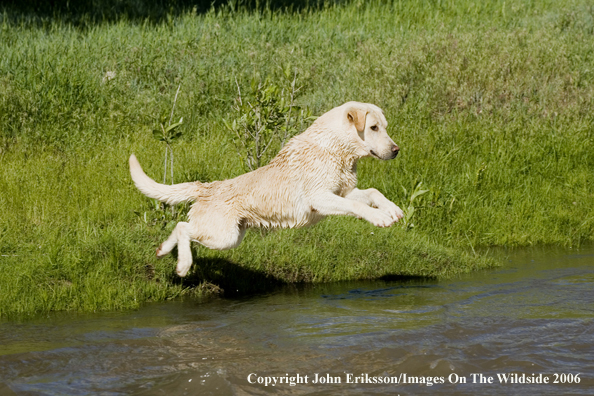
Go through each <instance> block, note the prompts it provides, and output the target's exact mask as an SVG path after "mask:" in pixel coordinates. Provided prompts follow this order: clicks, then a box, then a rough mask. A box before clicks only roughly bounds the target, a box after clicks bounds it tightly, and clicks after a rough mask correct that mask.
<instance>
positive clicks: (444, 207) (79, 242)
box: [0, 0, 594, 315]
mask: <svg viewBox="0 0 594 396" xmlns="http://www.w3.org/2000/svg"><path fill="white" fill-rule="evenodd" d="M359 3H361V2H359ZM365 3H366V5H358V3H357V2H353V3H349V4H346V5H342V6H327V7H321V8H319V9H316V10H313V9H307V8H306V9H303V10H301V11H299V12H285V11H282V10H281V11H274V12H273V11H268V10H263V11H246V10H239V11H232V10H230V9H229V8H226V7H221V8H218V9H212V10H211V11H209V12H206V13H203V14H196V13H192V12H191V11H187V12H183V11H182V12H176V13H173V14H171V15H169V17H164V18H163V19H162V20H160V21H157V22H155V21H152V20H150V19H138V18H136V19H134V18H131V19H130V18H126V17H122V18H116V19H114V20H108V21H104V22H101V21H98V22H97V21H95V22H93V23H86V24H77V23H72V22H71V20H72V18H70V19H69V18H61V17H60V16H54V17H40V18H37V19H30V18H29V19H27V18H22V16H19V15H17V14H15V13H14V11H13V10H12V9H7V10H5V11H4V13H3V15H2V16H0V29H1V34H0V53H2V54H3V55H2V57H0V213H1V215H0V315H11V314H15V313H25V314H26V313H34V312H46V311H50V310H85V311H92V310H106V309H123V308H133V307H137V306H139V304H142V303H143V302H145V301H161V300H165V299H169V298H176V297H179V296H182V295H188V294H201V293H208V292H209V291H212V290H216V289H217V287H221V288H223V289H224V290H225V292H226V293H234V292H239V293H242V292H246V293H251V292H257V291H259V290H263V289H266V288H269V287H272V286H274V285H276V284H278V283H279V282H280V283H282V282H329V281H338V280H346V279H372V278H378V277H382V276H392V275H406V276H431V277H438V278H439V277H451V276H456V275H457V274H460V273H465V272H468V271H471V270H476V269H481V268H488V267H491V266H493V265H494V264H495V261H494V260H492V259H490V258H488V257H485V256H483V255H476V254H475V253H474V251H475V250H476V249H477V248H479V247H487V246H524V245H533V244H556V245H569V246H574V245H579V244H582V243H585V242H588V241H591V240H592V239H594V210H593V209H594V199H593V198H594V187H593V185H594V183H593V176H594V174H593V173H594V155H593V153H594V150H593V144H592V143H593V141H592V139H593V126H592V125H593V118H594V117H593V113H592V110H591V109H592V108H594V103H593V99H594V92H593V89H594V84H593V80H594V69H593V68H592V64H594V40H593V38H594V7H593V6H592V5H591V4H590V3H589V2H588V1H580V0H573V1H517V2H507V3H506V2H497V1H495V2H478V1H470V0H467V1H456V2H449V1H441V2H440V1H427V2H423V3H419V2H406V1H402V2H397V1H395V2H394V3H390V4H387V3H386V2H382V3H384V4H380V2H371V3H369V2H365ZM190 10H191V9H190ZM91 19H92V18H91ZM287 69H288V70H291V71H293V72H295V71H296V72H297V76H298V81H299V83H300V85H302V86H303V88H302V90H301V91H300V97H299V98H298V102H299V103H300V104H301V105H303V106H307V107H309V108H310V109H311V110H312V111H313V113H314V114H318V115H319V114H321V113H323V112H325V111H327V110H329V109H330V108H332V107H334V106H336V105H339V104H342V103H344V102H346V101H348V100H359V101H366V102H372V103H375V104H377V105H379V106H380V107H382V108H383V109H384V111H385V113H386V116H387V118H388V121H389V123H390V126H389V132H390V134H391V135H392V137H393V138H394V140H395V141H396V142H397V143H398V144H399V146H400V147H401V149H402V150H401V155H399V156H398V158H397V159H396V160H394V161H389V162H380V161H377V160H372V159H365V160H363V161H362V162H361V163H360V166H359V168H358V170H359V185H360V187H363V188H365V187H371V186H373V187H376V188H378V189H379V190H381V191H382V192H383V193H384V194H385V195H386V196H387V197H388V198H390V199H391V200H393V201H395V202H396V203H397V204H398V205H400V206H401V207H403V208H406V207H408V206H409V200H410V195H411V191H413V190H414V188H415V187H416V186H418V185H419V183H422V187H421V188H423V189H427V190H429V191H428V192H427V193H425V194H424V195H421V196H420V197H418V198H416V199H415V200H414V201H413V203H412V206H414V207H415V213H414V217H413V218H412V219H411V221H412V223H414V227H413V228H412V229H411V228H409V229H408V230H404V229H403V227H402V226H395V227H392V228H390V229H376V228H374V227H373V226H371V225H370V224H367V223H365V222H362V221H357V220H355V219H347V218H333V219H327V220H325V221H324V222H322V223H321V224H319V225H316V226H314V227H312V228H308V229H304V230H281V231H274V232H266V233H260V232H259V231H255V232H251V233H249V234H248V236H247V237H246V239H245V241H244V242H243V244H242V245H241V246H240V247H239V248H238V249H235V250H232V251H228V252H214V251H208V250H206V249H204V248H197V249H196V251H195V257H196V259H195V265H194V266H193V270H192V272H191V274H190V275H189V277H188V278H187V279H184V280H179V279H178V278H176V276H175V275H174V267H175V257H173V256H168V257H167V258H165V259H163V260H156V259H155V257H154V249H155V248H156V246H158V244H159V243H160V242H161V241H162V240H164V239H165V238H166V237H167V236H168V234H169V232H170V231H171V229H172V227H173V226H174V225H175V221H176V220H177V219H178V218H180V217H181V216H182V215H180V214H179V213H178V214H176V215H175V216H172V215H171V213H170V212H169V210H167V211H163V210H160V209H159V210H156V209H155V206H154V203H153V202H152V201H151V200H149V199H147V198H145V197H144V196H142V194H140V193H139V192H138V191H137V190H136V189H135V188H134V187H133V185H132V183H131V180H130V178H129V174H128V169H127V158H128V156H129V154H130V153H132V152H134V153H136V155H137V156H138V158H139V160H140V162H141V164H142V165H143V166H144V167H145V170H146V171H147V173H148V174H149V175H150V176H152V177H153V178H155V179H157V180H160V179H161V177H162V176H160V175H162V172H163V169H162V166H163V163H162V161H163V154H164V147H163V146H162V145H159V143H158V142H157V141H155V140H154V139H153V138H152V132H151V131H152V129H154V128H155V127H156V126H157V125H158V122H159V117H160V116H161V115H163V114H167V115H168V114H169V113H170V112H171V108H172V104H173V101H174V96H175V93H176V90H177V88H178V86H179V85H180V84H181V91H180V95H179V98H178V100H177V102H176V107H175V116H176V117H181V116H183V117H184V124H183V125H182V126H181V127H180V130H182V131H183V133H184V136H183V137H182V139H181V140H180V141H178V142H176V143H174V145H173V150H174V154H175V174H174V178H175V180H176V181H179V182H181V181H188V180H196V179H198V180H201V181H211V180H218V179H224V178H230V177H234V176H237V175H239V174H241V173H243V172H244V169H243V167H242V160H241V158H239V157H238V156H237V154H236V149H235V146H234V145H233V141H232V138H231V136H230V134H229V132H227V130H226V129H225V127H224V124H223V122H222V119H223V118H226V119H229V118H230V117H231V116H233V114H234V113H233V111H232V106H233V100H234V99H235V98H236V96H237V85H236V79H237V82H238V83H239V85H240V87H242V88H243V89H244V90H248V89H249V86H250V82H251V81H252V80H253V79H256V80H262V81H263V80H265V79H269V80H270V81H273V82H275V83H276V84H278V85H281V86H283V84H284V85H286V84H287V83H288V82H290V79H292V78H293V74H291V75H290V77H287V75H286V74H285V70H287ZM107 72H115V78H113V79H111V80H108V79H107V78H105V77H106V73H107ZM372 233H373V234H372Z"/></svg>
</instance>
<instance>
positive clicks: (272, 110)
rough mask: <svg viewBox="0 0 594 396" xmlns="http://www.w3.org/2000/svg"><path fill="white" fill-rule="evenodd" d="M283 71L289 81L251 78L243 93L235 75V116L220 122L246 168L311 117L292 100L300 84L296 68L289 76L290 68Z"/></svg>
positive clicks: (255, 164) (257, 164) (274, 150)
mask: <svg viewBox="0 0 594 396" xmlns="http://www.w3.org/2000/svg"><path fill="white" fill-rule="evenodd" d="M284 75H285V78H286V80H287V81H290V82H289V83H288V84H287V83H285V84H284V85H283V84H277V83H275V82H273V81H271V80H269V79H267V80H265V81H259V80H258V79H256V78H254V79H252V81H251V85H250V88H251V90H250V91H248V93H247V94H244V95H242V93H241V88H240V86H239V83H237V79H236V84H237V92H238V96H237V99H236V100H235V105H234V106H233V109H234V110H235V113H236V114H235V115H236V118H235V119H233V121H228V120H223V123H224V124H225V127H226V128H227V129H228V130H229V131H230V132H231V133H232V136H233V142H234V143H235V147H236V149H237V154H238V155H239V156H240V157H241V159H242V162H243V163H244V166H245V167H246V168H247V170H250V171H251V170H254V169H257V168H259V167H260V166H262V165H265V164H266V163H268V162H269V161H270V160H271V159H272V158H273V157H274V155H276V153H277V152H278V151H279V150H280V149H281V148H282V147H283V146H284V145H285V143H286V142H287V141H288V140H289V139H290V138H291V137H293V136H294V135H295V134H296V133H297V132H299V131H300V130H301V129H302V127H303V124H304V122H305V121H307V120H309V119H311V118H312V117H311V112H310V110H309V109H308V108H302V107H301V106H298V105H296V104H295V100H296V98H297V94H298V92H299V91H300V90H301V88H302V87H297V72H294V74H293V78H292V79H291V78H290V77H291V72H290V68H286V69H285V70H284Z"/></svg>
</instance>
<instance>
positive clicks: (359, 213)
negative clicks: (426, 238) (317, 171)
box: [312, 192, 397, 227]
mask: <svg viewBox="0 0 594 396" xmlns="http://www.w3.org/2000/svg"><path fill="white" fill-rule="evenodd" d="M312 208H313V209H315V210H316V211H317V212H319V213H320V214H321V215H323V216H330V215H348V216H354V217H358V218H360V219H365V220H367V221H368V222H370V223H371V224H373V225H375V226H377V227H389V226H391V225H392V224H393V223H394V222H395V221H397V219H396V218H392V217H391V216H390V215H389V214H388V213H387V212H385V211H383V210H380V209H376V208H372V207H371V206H369V205H368V204H366V203H364V202H360V201H357V200H352V199H347V198H343V197H340V196H338V195H336V194H333V193H330V192H329V193H326V194H320V195H318V196H316V198H315V199H314V201H313V202H312Z"/></svg>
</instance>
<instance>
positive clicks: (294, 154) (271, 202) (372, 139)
mask: <svg viewBox="0 0 594 396" xmlns="http://www.w3.org/2000/svg"><path fill="white" fill-rule="evenodd" d="M387 125H388V123H387V121H386V118H385V117H384V114H383V112H382V110H381V109H380V108H379V107H377V106H375V105H372V104H367V103H358V102H348V103H345V104H343V105H342V106H339V107H336V108H334V109H332V110H330V111H329V112H327V113H325V114H324V115H322V116H321V117H319V118H318V119H317V120H316V121H315V122H314V123H313V124H312V125H311V126H310V127H309V128H308V129H307V130H306V131H305V132H303V133H301V134H300V135H297V136H295V137H293V138H292V139H291V140H289V142H288V143H287V144H286V145H285V146H284V147H283V149H282V150H281V151H280V152H279V153H278V155H277V156H276V157H275V158H274V159H273V160H272V161H270V163H269V164H268V165H266V166H263V167H261V168H259V169H256V170H255V171H253V172H249V173H246V174H243V175H241V176H238V177H236V178H235V179H231V180H223V181H215V182H212V183H200V182H190V183H181V184H174V185H171V186H168V185H164V184H159V183H157V182H155V181H154V180H152V179H151V178H149V177H148V176H147V175H146V174H145V173H144V171H143V170H142V168H141V167H140V164H139V163H138V160H137V159H136V156H134V154H132V155H131V156H130V173H131V174H132V179H133V180H134V183H135V184H136V187H137V188H138V189H139V190H140V191H141V192H142V193H143V194H145V195H146V196H148V197H149V198H155V199H158V200H160V201H163V202H166V203H168V204H170V205H173V204H177V203H181V202H191V201H194V204H193V205H192V207H191V209H190V212H189V213H188V222H179V223H177V226H176V227H175V229H174V230H173V232H172V233H171V236H169V238H168V239H167V240H166V241H165V242H163V243H162V244H161V246H159V248H158V249H157V257H162V256H164V255H166V254H168V253H169V252H171V250H172V249H173V248H174V247H175V245H177V249H178V262H177V273H178V275H179V276H185V275H186V274H187V273H188V271H189V269H190V267H191V265H192V252H191V250H190V241H195V242H198V243H200V244H202V245H204V246H206V247H208V248H210V249H218V250H224V249H232V248H234V247H236V246H238V245H239V244H240V243H241V240H242V239H243V236H244V235H245V231H246V229H247V228H248V227H282V228H291V227H303V226H306V225H310V224H315V223H317V222H318V221H320V220H321V219H323V218H324V217H325V216H328V215H349V216H355V217H358V218H362V219H365V220H367V221H369V222H370V223H372V224H373V225H375V226H378V227H389V226H390V225H392V224H393V223H394V222H396V221H398V220H399V219H401V218H402V217H403V213H402V210H400V208H399V207H398V206H396V205H395V204H394V203H392V202H391V201H389V200H388V199H387V198H386V197H384V196H383V195H382V193H380V192H379V191H378V190H376V189H374V188H370V189H367V190H359V189H357V188H356V186H357V160H359V158H362V157H369V156H371V157H375V158H379V159H382V160H389V159H393V158H395V157H396V155H397V154H398V150H399V148H398V146H397V145H396V144H395V143H394V141H393V140H392V139H390V137H389V136H388V134H387V132H386V127H387Z"/></svg>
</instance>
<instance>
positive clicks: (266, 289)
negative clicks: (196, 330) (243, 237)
mask: <svg viewBox="0 0 594 396" xmlns="http://www.w3.org/2000/svg"><path fill="white" fill-rule="evenodd" d="M194 253H195V252H194ZM173 255H174V256H175V258H176V260H177V249H175V250H174V251H173ZM194 257H196V254H194ZM169 281H170V282H171V283H173V284H176V285H181V286H183V288H184V289H186V290H188V291H191V292H190V293H191V294H194V295H202V296H204V295H220V296H224V297H227V298H234V297H243V296H254V295H260V294H267V293H270V292H273V291H278V290H280V289H285V288H286V287H287V286H290V289H291V290H292V291H293V292H295V291H299V290H306V289H308V288H309V287H313V286H316V285H315V284H311V283H303V282H296V283H288V282H287V281H285V280H283V279H279V278H277V277H275V276H273V275H270V274H268V273H266V272H264V271H257V270H253V269H250V268H246V267H244V266H242V265H241V264H238V263H235V262H232V261H230V260H226V259H222V258H195V259H194V262H193V265H192V270H191V271H190V273H188V275H187V276H185V277H184V278H180V277H179V276H177V274H176V273H175V272H172V273H171V275H170V278H169ZM374 281H384V282H390V283H392V282H396V283H400V284H402V286H406V285H410V284H416V285H422V284H435V283H437V282H438V278H437V277H433V276H411V275H399V274H388V275H384V276H381V277H378V278H377V279H364V280H352V281H340V282H336V283H334V282H332V283H326V284H325V285H326V286H330V285H332V284H334V285H336V284H344V283H345V282H346V283H353V284H357V287H358V286H361V285H364V284H366V283H368V282H374ZM321 285H322V284H317V286H321Z"/></svg>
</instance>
